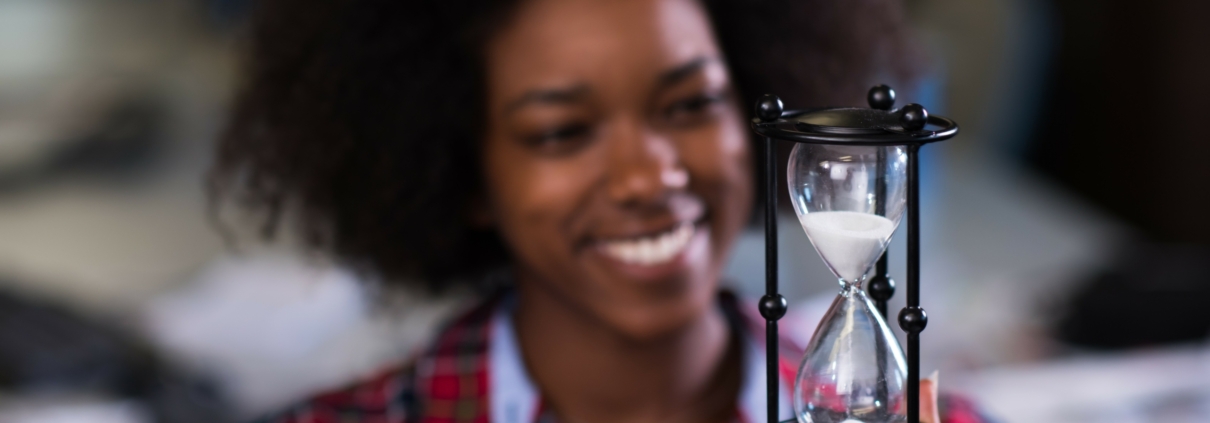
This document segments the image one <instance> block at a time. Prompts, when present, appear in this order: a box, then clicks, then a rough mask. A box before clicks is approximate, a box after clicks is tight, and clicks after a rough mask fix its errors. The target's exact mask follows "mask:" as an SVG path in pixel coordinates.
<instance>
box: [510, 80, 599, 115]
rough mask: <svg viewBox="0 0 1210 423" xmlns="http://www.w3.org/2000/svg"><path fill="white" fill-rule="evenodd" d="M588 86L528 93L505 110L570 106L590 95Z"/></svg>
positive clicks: (545, 89)
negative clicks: (550, 105)
mask: <svg viewBox="0 0 1210 423" xmlns="http://www.w3.org/2000/svg"><path fill="white" fill-rule="evenodd" d="M589 91H590V90H589V88H588V84H583V83H581V84H576V85H574V86H571V87H566V88H542V89H535V90H529V91H526V92H525V94H522V95H521V97H520V98H518V99H516V100H513V102H511V103H509V104H508V106H507V107H505V108H504V113H505V114H508V113H512V112H514V111H516V110H517V109H520V108H522V107H525V106H528V105H530V104H570V103H575V102H577V101H580V100H583V99H584V97H586V96H587V95H588V93H589Z"/></svg>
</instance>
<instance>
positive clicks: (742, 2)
mask: <svg viewBox="0 0 1210 423" xmlns="http://www.w3.org/2000/svg"><path fill="white" fill-rule="evenodd" d="M516 3H517V2H516V1H515V0H514V1H500V0H496V1H491V0H440V1H397V0H345V1H331V0H262V1H260V2H259V3H258V5H257V8H256V10H255V12H254V14H253V17H252V22H251V27H250V34H249V35H250V43H249V45H248V47H249V49H248V50H249V51H248V52H247V53H248V56H247V63H246V64H247V65H248V68H247V69H246V70H245V72H246V73H245V74H244V77H245V79H244V81H243V82H244V85H243V86H242V88H241V91H240V93H239V94H238V97H237V98H236V103H235V107H234V110H233V115H232V118H231V121H230V124H229V127H228V128H227V130H226V132H225V133H224V134H223V136H222V137H221V139H220V140H219V142H218V146H217V154H216V158H215V164H214V167H213V168H212V170H211V173H210V176H209V181H208V186H209V191H210V196H211V201H212V204H215V205H216V206H218V205H221V204H222V203H223V202H224V201H231V202H233V203H234V204H237V205H238V206H241V207H244V208H246V209H248V210H251V211H254V212H257V215H258V216H260V218H261V219H263V220H262V221H261V223H263V225H264V226H263V227H264V228H265V232H264V235H265V236H266V237H268V238H272V237H273V236H274V235H275V234H276V233H277V232H279V231H278V229H280V228H279V227H280V226H282V225H283V224H285V223H284V222H285V221H286V219H284V217H283V216H285V215H286V214H288V215H290V216H291V219H289V221H290V226H292V227H291V228H289V229H293V230H298V231H299V233H300V234H301V235H302V238H303V239H304V240H305V241H306V243H307V244H308V245H309V246H310V247H312V248H315V249H317V250H319V251H324V252H327V253H330V254H332V255H333V256H334V257H336V258H337V259H339V260H341V261H342V262H344V263H346V264H349V265H352V266H353V267H354V268H356V269H360V270H364V271H369V272H371V273H373V274H375V275H376V276H379V277H381V278H383V279H385V280H387V281H395V282H400V283H404V284H412V285H422V286H424V287H427V288H429V289H432V290H440V289H441V288H444V287H448V286H451V285H458V284H474V283H475V282H474V281H476V280H478V279H479V278H476V277H475V276H476V275H479V274H482V273H483V272H485V271H487V270H490V269H493V268H496V267H499V266H501V265H504V264H506V263H507V261H508V259H509V255H508V252H507V251H506V250H505V248H504V247H503V244H502V242H501V241H500V240H499V239H498V237H497V235H496V234H495V233H494V232H493V231H491V230H486V229H482V228H478V227H476V226H475V225H471V224H469V222H468V217H469V210H470V208H471V207H472V201H473V200H474V198H477V197H476V196H477V195H479V194H481V193H482V189H483V188H482V184H481V175H480V174H479V169H477V167H476V166H473V165H470V166H468V164H473V163H478V162H479V161H478V156H477V154H478V149H479V139H480V131H481V129H482V127H483V125H482V122H483V116H482V114H483V111H484V110H483V109H484V108H485V107H484V105H483V102H484V84H483V81H484V77H483V74H484V69H483V67H484V66H483V57H482V54H481V53H482V46H483V45H484V44H485V43H486V41H487V40H488V39H489V37H491V36H492V34H493V33H494V32H495V31H496V30H497V29H498V28H499V27H500V26H501V25H505V24H507V21H508V17H509V13H510V11H511V10H513V9H514V8H515V5H516ZM702 4H703V5H704V6H705V8H706V10H707V13H708V14H709V16H710V18H711V21H712V23H713V27H714V30H715V32H716V35H717V37H718V40H719V43H720V45H721V47H722V49H723V51H724V53H725V55H726V56H727V61H728V66H729V68H730V70H731V72H732V78H733V81H734V82H735V84H736V87H737V88H738V90H739V92H740V94H741V99H742V101H743V103H742V104H753V103H754V101H755V99H756V97H758V96H759V95H761V94H763V93H766V92H776V93H778V94H779V95H781V96H782V98H783V99H784V100H786V103H787V104H790V105H794V106H795V107H808V106H823V105H855V104H860V103H862V102H863V99H864V95H865V90H866V88H867V87H869V86H871V85H873V84H874V83H876V82H882V81H883V80H887V79H890V80H891V81H895V82H899V83H905V82H909V81H911V79H912V78H913V73H914V72H915V71H916V69H917V68H918V66H917V65H916V63H915V62H913V60H912V58H914V57H916V56H917V55H916V54H915V53H916V52H915V51H913V50H911V49H910V48H911V43H910V42H908V40H909V39H910V37H909V36H908V33H907V30H906V25H905V23H904V18H903V11H902V10H901V5H900V4H899V1H897V0H846V1H832V0H780V1H774V0H765V1H759V0H703V2H702ZM756 157H760V155H759V154H758V155H756ZM758 179H759V178H758ZM294 226H297V227H294Z"/></svg>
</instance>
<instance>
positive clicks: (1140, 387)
mask: <svg viewBox="0 0 1210 423" xmlns="http://www.w3.org/2000/svg"><path fill="white" fill-rule="evenodd" d="M905 1H906V3H905V4H906V6H907V9H908V10H909V15H910V17H911V20H912V22H913V23H914V26H915V28H916V30H917V35H918V36H919V40H920V43H921V45H922V46H923V47H924V48H923V51H925V52H926V54H927V60H928V63H929V64H930V65H929V68H928V69H929V71H928V73H927V75H926V76H925V77H924V78H923V80H922V83H921V84H918V85H919V86H918V87H916V88H915V89H913V90H910V91H907V90H905V91H904V92H901V100H900V104H905V103H907V102H912V101H915V102H921V103H924V104H925V105H926V106H927V107H929V108H930V110H931V111H934V112H935V113H940V114H944V115H947V116H949V117H952V118H954V119H955V120H957V121H958V122H960V123H961V124H962V133H961V135H960V136H959V137H958V138H957V139H956V140H954V141H952V142H949V143H945V144H943V145H939V146H935V147H929V148H930V149H931V150H929V151H928V154H927V155H925V160H926V161H925V163H924V167H925V182H926V186H925V188H924V203H923V204H922V222H923V225H924V229H923V231H924V234H923V242H924V247H925V248H924V254H923V260H924V262H923V284H924V286H923V305H924V307H925V308H926V309H927V310H928V312H929V314H930V317H931V319H930V324H929V327H928V329H927V330H926V331H925V332H924V334H923V343H924V367H925V369H926V370H928V369H939V370H940V372H941V386H942V388H943V389H948V390H955V391H959V392H963V393H965V394H967V395H969V396H972V397H973V398H975V399H976V400H977V401H979V402H980V403H981V404H983V405H984V406H985V407H986V408H987V409H988V410H989V411H990V412H991V413H992V414H994V415H996V416H999V417H1000V418H1002V419H1003V420H1004V421H1005V422H1031V423H1048V422H1055V423H1058V422H1072V423H1076V422H1078V423H1094V422H1095V423H1110V422H1112V423H1119V422H1122V423H1125V422H1195V421H1196V422H1204V421H1210V347H1208V346H1207V344H1206V342H1205V341H1206V339H1207V337H1208V336H1210V313H1205V312H1204V311H1203V310H1204V309H1203V308H1202V307H1204V306H1205V304H1206V303H1208V302H1210V243H1208V241H1207V239H1210V220H1208V219H1206V218H1205V217H1204V215H1205V210H1206V209H1207V207H1208V206H1210V195H1208V194H1210V190H1208V189H1207V188H1206V186H1205V184H1206V183H1207V181H1210V166H1208V165H1205V164H1203V165H1198V164H1197V163H1196V160H1200V159H1201V158H1203V157H1210V142H1207V141H1208V138H1207V136H1206V135H1205V129H1204V126H1205V124H1204V122H1205V119H1206V118H1207V116H1210V77H1208V75H1210V49H1207V47H1206V43H1207V41H1210V26H1206V25H1204V24H1203V23H1202V21H1203V20H1204V19H1205V17H1206V16H1210V3H1207V2H1200V1H1195V0H1156V1H1151V2H1134V1H1125V0H905ZM251 7H254V0H0V422H84V421H87V422H115V423H116V422H132V423H133V422H223V421H239V420H242V419H246V418H248V417H250V416H254V415H256V414H259V413H263V412H266V411H269V410H272V409H274V408H276V407H280V406H282V405H285V404H287V403H289V402H291V401H295V400H298V399H299V398H302V397H304V396H306V395H308V394H310V393H314V392H315V391H317V390H320V389H324V388H330V387H333V386H336V385H339V384H341V383H344V382H347V381H350V380H352V379H355V378H356V377H358V376H361V375H364V374H365V373H366V372H369V371H372V370H374V369H376V368H377V367H379V366H382V365H384V364H387V363H390V362H393V361H398V360H401V359H403V358H404V357H406V356H407V355H408V354H409V353H410V352H411V351H414V350H415V349H416V348H418V347H419V346H421V345H422V344H423V342H424V339H425V338H426V337H427V335H428V334H429V333H431V331H432V330H433V327H434V325H435V324H437V323H438V322H440V321H441V320H442V318H443V317H445V316H448V315H449V314H450V313H451V312H453V311H454V310H457V309H458V308H459V306H460V305H462V304H463V303H464V302H465V300H466V297H467V295H460V294H457V293H455V294H452V295H446V296H442V297H439V298H437V297H431V296H428V295H425V294H423V293H417V292H404V291H401V290H399V289H398V288H394V287H392V286H391V285H390V284H384V283H381V282H379V281H365V280H360V278H361V276H359V275H358V274H355V273H353V272H350V271H349V270H347V269H344V268H342V267H340V266H339V264H338V263H332V262H330V261H327V260H325V259H324V257H320V256H317V255H316V254H313V253H307V252H303V251H300V250H299V249H298V248H295V247H294V246H293V245H292V243H291V242H290V241H289V240H288V239H287V240H285V241H281V242H277V243H273V244H266V243H262V242H257V241H256V240H255V238H256V237H255V236H254V235H255V228H253V227H251V226H248V227H245V226H241V225H240V224H239V222H240V221H241V220H240V216H238V215H236V216H226V217H227V218H226V219H225V220H224V221H225V222H228V223H227V225H226V226H225V228H226V231H225V232H221V231H218V230H216V227H215V222H214V218H215V215H214V214H211V211H212V210H211V209H210V208H209V207H208V202H207V200H206V195H205V185H204V175H205V172H206V169H207V166H208V165H209V160H210V159H209V155H210V148H211V146H212V142H213V139H214V138H215V136H216V134H218V133H219V132H220V131H221V130H222V126H223V122H224V119H225V113H226V107H227V103H228V101H229V99H230V98H231V95H232V92H233V90H234V87H235V86H236V84H237V83H238V79H239V75H238V70H239V57H240V56H239V48H240V46H241V44H240V43H241V38H240V35H241V29H242V28H243V19H244V17H245V16H246V14H247V12H248V10H249V8H251ZM789 106H790V107H794V105H789ZM221 212H222V211H220V213H219V215H220V216H222V213H221ZM232 222H234V223H232ZM780 230H781V235H780V238H781V242H782V254H783V255H784V256H786V257H787V258H783V260H782V269H783V270H782V274H781V286H782V289H783V290H784V291H785V292H786V293H787V295H788V296H789V297H790V298H791V300H792V302H791V304H792V306H791V313H792V316H791V318H794V319H800V320H801V321H804V322H806V324H805V326H804V327H808V328H810V327H814V321H817V320H813V319H818V316H819V315H821V314H822V311H823V310H822V309H823V308H824V307H826V306H827V304H828V303H829V302H830V301H831V297H832V296H833V295H834V294H835V290H836V285H834V279H833V278H832V277H831V276H830V274H829V273H828V271H827V270H826V268H825V267H824V265H823V264H822V263H821V262H820V261H819V259H818V256H817V255H816V253H815V252H814V250H813V249H812V247H811V245H810V242H809V241H808V240H807V238H806V236H805V235H804V234H803V233H802V231H801V230H800V229H799V227H798V224H797V222H796V220H795V218H794V216H793V214H792V213H789V214H786V213H783V216H782V219H781V224H780ZM902 238H903V236H902V228H901V229H900V235H899V236H897V237H896V240H895V241H894V242H893V243H892V246H891V267H892V275H894V276H895V277H896V278H897V279H899V280H902V274H903V251H904V248H903V239H902ZM794 255H797V256H798V257H795V258H790V256H794ZM733 256H734V257H733V261H732V264H731V266H730V268H729V270H728V277H729V281H730V283H732V284H733V285H734V287H735V289H736V290H738V291H740V292H741V293H747V294H751V295H759V293H760V292H761V290H762V283H763V262H762V260H763V238H762V232H760V230H759V228H757V227H753V228H751V229H750V230H749V231H748V232H746V233H745V234H744V235H743V236H742V239H741V240H740V242H739V243H738V244H737V248H736V251H735V252H734V253H733ZM895 301H897V302H895ZM902 301H903V300H902V295H899V296H897V298H896V299H895V300H894V301H893V306H892V309H898V307H900V306H901V305H902ZM793 335H794V336H801V337H802V338H803V339H804V340H805V339H806V338H807V337H809V336H810V333H801V334H797V333H796V334H793Z"/></svg>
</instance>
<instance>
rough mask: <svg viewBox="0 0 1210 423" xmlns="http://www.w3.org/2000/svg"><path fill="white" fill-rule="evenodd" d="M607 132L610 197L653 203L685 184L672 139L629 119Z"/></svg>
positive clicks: (624, 201) (685, 185)
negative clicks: (608, 133)
mask: <svg viewBox="0 0 1210 423" xmlns="http://www.w3.org/2000/svg"><path fill="white" fill-rule="evenodd" d="M610 132H611V133H612V134H611V135H612V136H611V137H610V139H609V140H608V142H609V144H610V148H609V159H608V160H609V162H608V170H607V172H608V178H609V181H608V184H609V186H608V191H609V196H610V198H611V199H612V200H614V201H616V202H619V203H630V204H643V203H649V202H655V201H659V200H661V199H663V198H664V197H665V196H667V194H668V193H669V192H671V191H675V190H679V189H684V188H686V187H688V186H689V171H688V169H686V168H685V166H684V164H683V163H681V154H680V152H679V151H678V150H677V145H676V143H674V142H673V140H671V139H669V138H667V137H664V136H661V135H660V134H658V133H655V132H654V131H651V130H650V129H648V128H645V127H644V126H643V125H639V124H636V123H631V122H622V123H620V124H618V125H617V126H616V127H615V130H614V131H610Z"/></svg>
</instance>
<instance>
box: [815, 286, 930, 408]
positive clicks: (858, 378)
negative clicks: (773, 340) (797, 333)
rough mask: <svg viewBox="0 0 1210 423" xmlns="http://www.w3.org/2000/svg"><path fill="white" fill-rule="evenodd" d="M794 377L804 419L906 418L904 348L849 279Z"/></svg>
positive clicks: (825, 317)
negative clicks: (900, 346)
mask: <svg viewBox="0 0 1210 423" xmlns="http://www.w3.org/2000/svg"><path fill="white" fill-rule="evenodd" d="M842 284H843V287H842V289H841V292H840V295H838V296H837V297H836V300H835V301H833V302H832V306H831V308H829V309H828V312H827V314H825V315H824V317H823V320H821V321H820V324H819V327H818V328H817V329H816V330H815V334H814V335H813V336H812V337H811V342H810V343H809V344H808V345H807V351H806V355H804V356H803V360H802V364H801V365H800V366H799V368H798V376H797V377H796V378H795V381H794V392H793V397H794V412H795V416H796V417H797V419H798V421H799V422H800V423H900V422H906V421H907V410H906V403H905V402H904V389H903V388H904V379H905V375H906V374H907V366H906V365H905V361H904V358H903V350H901V349H900V348H899V342H898V341H896V340H895V335H894V334H892V333H891V329H890V328H889V327H887V324H886V321H884V320H883V318H882V315H880V314H879V313H878V312H877V311H876V309H875V308H874V304H873V303H871V302H870V299H869V297H867V296H866V294H865V292H864V291H863V290H862V289H861V287H860V285H857V284H850V283H844V282H843V281H842Z"/></svg>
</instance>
